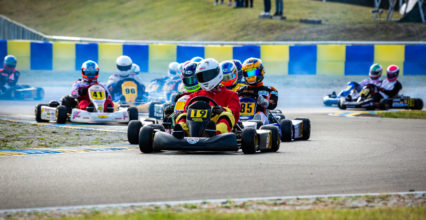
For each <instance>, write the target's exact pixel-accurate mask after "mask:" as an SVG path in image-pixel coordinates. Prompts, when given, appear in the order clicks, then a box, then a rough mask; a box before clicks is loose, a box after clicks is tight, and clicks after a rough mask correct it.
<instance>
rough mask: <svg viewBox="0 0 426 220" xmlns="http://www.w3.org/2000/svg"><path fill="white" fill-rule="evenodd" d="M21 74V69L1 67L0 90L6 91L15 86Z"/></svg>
mask: <svg viewBox="0 0 426 220" xmlns="http://www.w3.org/2000/svg"><path fill="white" fill-rule="evenodd" d="M19 75H20V73H19V71H17V70H16V69H15V68H13V69H12V68H7V69H6V68H5V69H0V92H1V93H6V92H7V91H8V90H9V89H11V88H13V87H15V86H16V83H17V82H18V80H19Z"/></svg>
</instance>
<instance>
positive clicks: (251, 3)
mask: <svg viewBox="0 0 426 220" xmlns="http://www.w3.org/2000/svg"><path fill="white" fill-rule="evenodd" d="M244 7H246V8H248V7H249V0H244ZM250 8H253V0H250Z"/></svg>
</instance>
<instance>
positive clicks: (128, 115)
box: [35, 85, 139, 124]
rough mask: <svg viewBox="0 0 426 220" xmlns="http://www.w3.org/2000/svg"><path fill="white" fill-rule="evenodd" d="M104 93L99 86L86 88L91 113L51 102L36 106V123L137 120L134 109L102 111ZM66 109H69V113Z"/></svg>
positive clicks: (136, 112)
mask: <svg viewBox="0 0 426 220" xmlns="http://www.w3.org/2000/svg"><path fill="white" fill-rule="evenodd" d="M106 94H107V93H106V91H105V89H104V88H103V87H102V86H100V85H92V86H90V87H89V88H88V95H89V98H90V101H91V102H92V103H93V105H94V109H93V112H88V111H86V110H81V109H78V108H75V106H70V107H68V108H67V106H65V105H59V102H56V101H53V102H50V103H49V104H38V105H37V106H36V108H35V118H36V121H37V122H49V121H56V122H57V123H58V124H64V123H66V121H67V120H68V121H70V122H79V123H104V122H124V123H127V122H129V121H130V120H138V118H139V116H138V110H137V109H136V108H135V107H130V108H119V109H118V110H117V111H114V112H108V111H107V110H106V109H104V103H105V100H106ZM68 109H71V111H70V112H69V110H68ZM111 110H112V111H113V109H111Z"/></svg>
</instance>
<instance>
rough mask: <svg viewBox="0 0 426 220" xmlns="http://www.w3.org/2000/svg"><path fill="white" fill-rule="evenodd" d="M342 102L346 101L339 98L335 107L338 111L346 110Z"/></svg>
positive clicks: (343, 98)
mask: <svg viewBox="0 0 426 220" xmlns="http://www.w3.org/2000/svg"><path fill="white" fill-rule="evenodd" d="M344 101H346V99H345V97H340V99H339V102H337V107H339V109H342V110H345V109H346V105H344V104H343V102H344Z"/></svg>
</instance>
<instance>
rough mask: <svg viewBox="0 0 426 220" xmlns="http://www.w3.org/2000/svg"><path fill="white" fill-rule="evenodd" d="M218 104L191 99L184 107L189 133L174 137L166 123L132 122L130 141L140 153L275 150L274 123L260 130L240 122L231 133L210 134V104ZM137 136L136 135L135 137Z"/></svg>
mask: <svg viewBox="0 0 426 220" xmlns="http://www.w3.org/2000/svg"><path fill="white" fill-rule="evenodd" d="M209 103H212V104H213V106H218V105H217V103H216V102H215V101H214V100H213V99H211V98H209V97H205V96H198V97H195V98H193V99H191V100H190V101H189V103H188V107H187V109H186V112H187V125H188V128H189V135H188V136H187V137H181V138H178V137H175V136H174V135H173V129H171V127H170V125H169V124H165V123H164V122H163V124H154V123H153V124H148V125H143V124H142V123H141V122H138V121H132V122H130V123H129V127H128V139H129V142H130V143H134V142H135V141H137V142H138V144H139V148H140V150H141V152H143V153H152V152H158V151H161V150H177V151H238V150H239V149H240V148H241V149H242V151H243V152H244V153H245V154H253V153H256V152H257V151H262V152H275V151H277V150H278V149H279V145H280V131H279V130H278V128H277V127H276V126H273V125H264V126H261V127H260V128H259V129H256V128H243V127H242V124H241V123H237V124H236V125H235V126H234V129H233V132H231V133H226V134H219V135H211V133H210V135H209V131H207V130H208V129H206V127H207V124H208V123H209V122H210V119H211V118H212V114H213V112H212V107H211V106H210V104H209ZM136 135H137V138H136V137H135V136H136Z"/></svg>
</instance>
